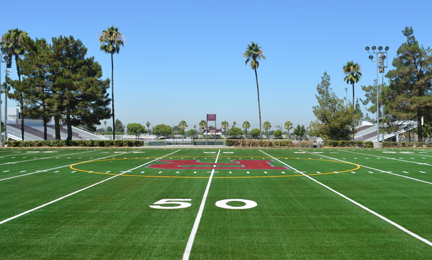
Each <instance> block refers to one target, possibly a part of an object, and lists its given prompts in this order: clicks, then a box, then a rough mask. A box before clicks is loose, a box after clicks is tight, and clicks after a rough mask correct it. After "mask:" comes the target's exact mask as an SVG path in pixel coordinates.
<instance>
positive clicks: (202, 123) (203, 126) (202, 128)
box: [199, 120, 207, 134]
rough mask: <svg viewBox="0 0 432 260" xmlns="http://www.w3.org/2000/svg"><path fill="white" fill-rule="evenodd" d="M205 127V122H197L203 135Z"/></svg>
mask: <svg viewBox="0 0 432 260" xmlns="http://www.w3.org/2000/svg"><path fill="white" fill-rule="evenodd" d="M206 126H207V121H205V120H201V121H200V122H199V128H200V129H201V130H203V134H204V129H205V128H206Z"/></svg>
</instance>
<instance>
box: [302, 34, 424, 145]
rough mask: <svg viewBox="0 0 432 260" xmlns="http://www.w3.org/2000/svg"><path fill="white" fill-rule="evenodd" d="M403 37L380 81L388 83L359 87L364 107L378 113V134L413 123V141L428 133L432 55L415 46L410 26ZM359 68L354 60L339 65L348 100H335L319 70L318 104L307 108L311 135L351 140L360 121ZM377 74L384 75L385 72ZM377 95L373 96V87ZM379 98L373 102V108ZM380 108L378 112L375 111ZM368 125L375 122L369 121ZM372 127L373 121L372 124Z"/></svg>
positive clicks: (328, 77)
mask: <svg viewBox="0 0 432 260" xmlns="http://www.w3.org/2000/svg"><path fill="white" fill-rule="evenodd" d="M402 34H403V35H404V36H405V37H406V42H404V43H402V45H401V46H400V47H399V48H398V50H397V53H396V54H397V56H396V57H395V58H394V59H393V61H392V65H393V67H394V68H395V69H393V70H389V71H388V72H387V73H386V74H385V77H386V78H388V80H389V84H388V85H387V84H378V82H377V83H376V84H374V85H369V86H362V90H363V91H365V92H366V95H365V99H364V100H361V101H362V103H363V105H368V104H370V106H369V107H368V108H367V110H368V111H369V112H371V113H379V118H381V122H382V123H383V124H382V125H381V126H380V127H381V128H382V131H385V132H392V131H396V130H399V129H401V128H402V127H403V125H404V124H405V123H409V122H413V121H414V122H415V123H414V126H416V129H415V131H416V132H417V136H418V141H419V142H421V141H422V140H423V137H424V136H431V135H432V80H431V79H432V54H431V49H430V48H429V47H428V48H425V47H423V46H422V45H420V44H419V42H418V41H417V40H416V39H415V37H414V30H413V29H412V27H405V29H404V30H403V31H402ZM361 71H362V70H361V67H360V65H359V64H358V63H354V62H353V61H351V62H348V63H347V64H346V65H344V66H343V73H345V75H346V77H345V79H344V81H345V82H346V83H348V84H351V85H352V87H353V101H352V103H350V102H348V103H347V102H345V100H344V99H341V98H338V97H337V95H336V94H335V93H334V91H333V90H332V88H331V87H330V85H331V84H330V75H328V74H327V72H324V75H323V76H322V77H321V83H319V84H318V86H317V88H316V89H317V92H318V94H316V95H315V96H316V98H317V101H318V105H315V106H313V107H312V109H313V113H314V115H315V116H316V120H315V121H313V122H311V124H310V128H311V133H312V134H313V135H316V136H321V137H323V138H325V139H329V140H349V139H350V138H351V137H354V134H355V128H354V125H355V124H358V122H359V120H360V119H361V118H362V117H363V115H362V113H361V110H360V105H359V103H358V100H357V102H356V104H355V105H354V85H355V84H356V83H358V82H359V80H360V79H361V76H362V72H361ZM380 73H385V71H384V68H382V70H381V71H380ZM378 87H379V88H381V89H382V91H380V92H377V89H379V88H378ZM377 95H378V104H377ZM379 106H384V109H383V112H381V111H380V110H378V107H379ZM371 121H374V120H373V119H372V120H371ZM375 123H376V121H375Z"/></svg>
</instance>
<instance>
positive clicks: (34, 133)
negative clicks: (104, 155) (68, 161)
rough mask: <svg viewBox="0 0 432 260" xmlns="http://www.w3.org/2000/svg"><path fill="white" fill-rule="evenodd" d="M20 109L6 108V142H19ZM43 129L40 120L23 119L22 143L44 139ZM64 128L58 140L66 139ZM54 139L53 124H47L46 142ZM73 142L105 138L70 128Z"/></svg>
mask: <svg viewBox="0 0 432 260" xmlns="http://www.w3.org/2000/svg"><path fill="white" fill-rule="evenodd" d="M20 115H21V113H20V108H19V107H14V108H8V110H7V121H6V124H7V138H8V140H17V141H21V140H22V139H21V119H20ZM43 133H44V127H43V123H42V119H31V118H25V120H24V141H37V140H43V139H44V134H43ZM67 135H68V134H67V129H66V127H64V126H63V127H61V128H60V138H61V139H62V140H66V138H67ZM54 139H55V128H54V123H53V122H49V123H48V125H47V140H54ZM72 139H73V140H105V139H108V138H107V137H105V136H102V135H98V134H96V133H91V132H89V131H86V130H84V129H81V128H78V127H72Z"/></svg>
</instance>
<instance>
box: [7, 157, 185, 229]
mask: <svg viewBox="0 0 432 260" xmlns="http://www.w3.org/2000/svg"><path fill="white" fill-rule="evenodd" d="M178 151H180V150H177V151H175V152H172V153H170V154H173V153H176V152H178ZM170 154H167V155H164V156H162V157H159V158H157V159H154V160H152V161H149V162H146V163H144V164H141V165H140V166H137V167H135V168H132V169H130V170H129V171H133V170H135V169H138V168H140V167H142V166H144V165H146V164H149V163H151V162H154V161H156V160H159V159H162V158H164V157H165V156H168V155H170ZM122 174H125V172H124V173H120V174H117V175H114V176H112V177H109V178H108V179H105V180H103V181H100V182H97V183H94V184H92V185H90V186H87V187H85V188H82V189H80V190H77V191H74V192H72V193H69V194H67V195H65V196H63V197H60V198H58V199H55V200H52V201H50V202H48V203H45V204H43V205H40V206H38V207H36V208H33V209H30V210H27V211H25V212H23V213H20V214H18V215H15V216H13V217H10V218H7V219H5V220H2V221H0V225H2V224H4V223H6V222H8V221H11V220H13V219H16V218H18V217H21V216H24V215H26V214H28V213H30V212H33V211H35V210H38V209H40V208H43V207H46V206H48V205H51V204H53V203H55V202H57V201H60V200H62V199H65V198H67V197H70V196H72V195H74V194H77V193H79V192H81V191H85V190H87V189H90V188H91V187H94V186H96V185H99V184H101V183H104V182H106V181H109V180H111V179H113V178H115V177H118V176H120V175H122Z"/></svg>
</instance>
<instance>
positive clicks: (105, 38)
mask: <svg viewBox="0 0 432 260" xmlns="http://www.w3.org/2000/svg"><path fill="white" fill-rule="evenodd" d="M125 41H126V38H125V37H124V35H123V34H121V33H120V32H119V31H118V28H117V27H114V26H113V25H112V26H111V27H108V29H107V30H103V31H102V32H101V33H100V34H99V43H100V44H101V46H100V50H101V51H104V52H105V53H110V54H111V87H112V89H111V93H112V94H111V96H112V97H111V99H112V118H113V140H115V127H114V124H115V113H114V53H119V52H120V46H124V42H125Z"/></svg>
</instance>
